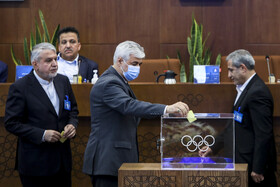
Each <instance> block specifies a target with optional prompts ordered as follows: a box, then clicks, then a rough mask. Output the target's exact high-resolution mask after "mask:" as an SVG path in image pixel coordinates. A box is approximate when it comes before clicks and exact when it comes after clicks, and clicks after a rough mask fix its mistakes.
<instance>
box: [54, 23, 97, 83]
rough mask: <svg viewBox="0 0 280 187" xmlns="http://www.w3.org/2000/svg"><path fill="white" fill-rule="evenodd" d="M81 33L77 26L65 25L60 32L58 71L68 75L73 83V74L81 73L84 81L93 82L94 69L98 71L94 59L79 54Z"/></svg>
mask: <svg viewBox="0 0 280 187" xmlns="http://www.w3.org/2000/svg"><path fill="white" fill-rule="evenodd" d="M80 49H81V43H80V35H79V32H78V30H77V29H76V28H74V27H65V28H63V29H61V30H60V31H59V32H58V50H59V54H58V57H57V61H58V73H60V74H62V75H66V76H67V77H68V78H69V80H70V82H71V83H73V75H81V76H82V81H84V80H87V81H89V82H91V79H92V77H93V70H97V71H98V65H97V63H95V62H94V61H92V60H90V59H88V58H86V57H84V56H81V55H79V51H80Z"/></svg>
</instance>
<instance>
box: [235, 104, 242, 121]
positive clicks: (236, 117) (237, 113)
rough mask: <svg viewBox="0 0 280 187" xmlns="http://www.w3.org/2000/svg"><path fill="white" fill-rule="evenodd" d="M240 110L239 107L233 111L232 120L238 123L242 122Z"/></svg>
mask: <svg viewBox="0 0 280 187" xmlns="http://www.w3.org/2000/svg"><path fill="white" fill-rule="evenodd" d="M239 111H240V107H239V108H238V111H236V110H235V111H234V120H235V121H237V122H239V123H242V119H243V114H242V113H241V112H239Z"/></svg>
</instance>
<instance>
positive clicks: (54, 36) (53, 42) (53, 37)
mask: <svg viewBox="0 0 280 187" xmlns="http://www.w3.org/2000/svg"><path fill="white" fill-rule="evenodd" d="M59 29H60V24H58V25H57V27H56V29H55V31H54V33H53V36H52V40H51V44H53V45H54V46H55V47H56V43H57V37H58V31H59Z"/></svg>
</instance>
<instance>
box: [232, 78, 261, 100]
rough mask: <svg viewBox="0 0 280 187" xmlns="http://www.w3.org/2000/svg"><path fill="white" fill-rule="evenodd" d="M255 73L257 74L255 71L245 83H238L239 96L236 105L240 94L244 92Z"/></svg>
mask: <svg viewBox="0 0 280 187" xmlns="http://www.w3.org/2000/svg"><path fill="white" fill-rule="evenodd" d="M254 75H256V73H254V74H253V75H252V76H251V77H250V78H249V79H248V80H247V81H246V82H245V83H244V84H242V85H236V91H237V96H236V98H235V101H234V105H235V104H236V102H237V101H238V99H239V97H240V95H241V94H242V92H243V90H244V89H245V88H246V86H247V85H248V83H249V82H250V80H251V79H252V78H253V77H254Z"/></svg>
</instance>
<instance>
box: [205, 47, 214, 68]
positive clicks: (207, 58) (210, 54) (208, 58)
mask: <svg viewBox="0 0 280 187" xmlns="http://www.w3.org/2000/svg"><path fill="white" fill-rule="evenodd" d="M211 56H212V53H211V52H210V50H209V49H207V50H206V51H205V54H204V61H203V64H204V65H210V60H211Z"/></svg>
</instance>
